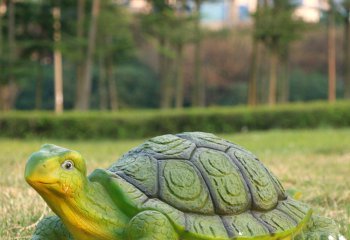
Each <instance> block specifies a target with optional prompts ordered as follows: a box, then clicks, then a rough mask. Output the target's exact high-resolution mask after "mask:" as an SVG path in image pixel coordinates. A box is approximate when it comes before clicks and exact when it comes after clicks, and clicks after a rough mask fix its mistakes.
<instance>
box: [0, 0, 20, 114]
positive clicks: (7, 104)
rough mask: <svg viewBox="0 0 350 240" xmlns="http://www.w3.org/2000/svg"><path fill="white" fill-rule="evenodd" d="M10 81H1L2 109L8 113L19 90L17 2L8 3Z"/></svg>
mask: <svg viewBox="0 0 350 240" xmlns="http://www.w3.org/2000/svg"><path fill="white" fill-rule="evenodd" d="M7 28H8V38H7V40H8V48H9V51H8V53H9V54H8V72H9V75H8V79H5V80H3V84H1V79H0V88H1V89H0V109H2V110H5V111H8V110H11V109H12V108H13V105H14V103H15V100H16V96H17V92H18V88H17V85H16V81H15V74H14V63H15V61H16V42H15V41H16V33H15V2H14V0H9V1H8V26H7Z"/></svg>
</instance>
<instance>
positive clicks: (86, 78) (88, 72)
mask: <svg viewBox="0 0 350 240" xmlns="http://www.w3.org/2000/svg"><path fill="white" fill-rule="evenodd" d="M99 13H100V0H93V2H92V9H91V22H90V29H89V39H88V49H87V53H86V62H85V68H84V75H83V82H82V88H81V94H82V95H81V97H80V99H79V101H78V102H77V108H78V109H79V110H82V111H86V110H88V109H89V105H90V95H91V83H92V67H93V56H94V52H95V48H96V32H97V19H98V16H99Z"/></svg>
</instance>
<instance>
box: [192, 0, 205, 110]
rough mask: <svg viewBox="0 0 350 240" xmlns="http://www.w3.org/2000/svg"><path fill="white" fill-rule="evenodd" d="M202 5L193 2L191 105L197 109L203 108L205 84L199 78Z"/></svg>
mask: <svg viewBox="0 0 350 240" xmlns="http://www.w3.org/2000/svg"><path fill="white" fill-rule="evenodd" d="M201 5H202V0H196V1H195V8H196V14H197V17H196V20H195V26H194V33H195V43H194V82H195V84H194V101H193V103H192V104H193V105H194V106H197V107H204V106H205V89H206V87H205V82H204V80H203V78H202V76H201V43H202V36H201V28H200V21H201V15H200V9H201Z"/></svg>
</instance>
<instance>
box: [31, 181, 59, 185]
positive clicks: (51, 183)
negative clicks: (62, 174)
mask: <svg viewBox="0 0 350 240" xmlns="http://www.w3.org/2000/svg"><path fill="white" fill-rule="evenodd" d="M36 183H39V184H42V185H54V184H58V182H43V181H37V182H36Z"/></svg>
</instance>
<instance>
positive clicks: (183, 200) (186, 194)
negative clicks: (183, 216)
mask: <svg viewBox="0 0 350 240" xmlns="http://www.w3.org/2000/svg"><path fill="white" fill-rule="evenodd" d="M159 165H160V176H159V181H160V183H159V185H160V191H159V195H160V197H161V199H163V200H164V201H165V202H167V203H171V204H172V205H173V206H174V207H176V208H177V209H180V210H182V211H185V212H197V213H204V214H213V213H214V207H213V203H212V200H211V198H210V195H209V191H208V189H207V186H206V184H205V183H204V180H203V178H202V176H201V175H200V173H199V171H198V170H197V169H196V168H195V167H194V166H193V165H192V164H191V163H190V162H189V161H183V160H165V161H160V164H159Z"/></svg>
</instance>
